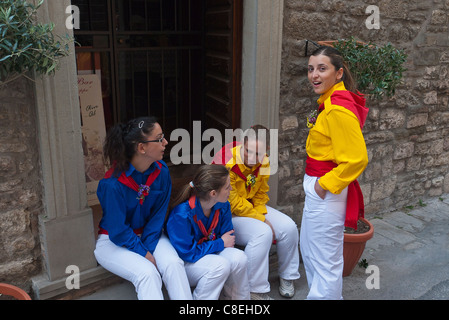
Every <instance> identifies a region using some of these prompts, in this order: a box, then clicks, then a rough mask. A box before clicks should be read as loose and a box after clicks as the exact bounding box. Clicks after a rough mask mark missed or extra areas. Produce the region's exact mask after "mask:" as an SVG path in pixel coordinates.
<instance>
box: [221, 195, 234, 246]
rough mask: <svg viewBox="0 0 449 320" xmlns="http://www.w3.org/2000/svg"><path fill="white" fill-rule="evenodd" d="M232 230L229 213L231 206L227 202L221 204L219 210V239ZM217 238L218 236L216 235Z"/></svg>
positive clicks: (230, 214)
mask: <svg viewBox="0 0 449 320" xmlns="http://www.w3.org/2000/svg"><path fill="white" fill-rule="evenodd" d="M231 230H234V225H233V224H232V213H231V205H230V203H229V201H227V202H226V203H224V204H223V207H222V208H221V214H220V232H219V235H220V238H221V236H223V235H224V234H225V233H226V232H228V231H231ZM217 236H218V234H217Z"/></svg>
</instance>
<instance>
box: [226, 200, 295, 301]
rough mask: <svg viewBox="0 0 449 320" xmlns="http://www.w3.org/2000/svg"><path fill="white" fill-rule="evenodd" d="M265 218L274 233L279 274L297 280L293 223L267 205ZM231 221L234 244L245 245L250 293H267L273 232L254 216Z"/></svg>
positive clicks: (236, 218) (234, 217) (234, 218)
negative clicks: (233, 231)
mask: <svg viewBox="0 0 449 320" xmlns="http://www.w3.org/2000/svg"><path fill="white" fill-rule="evenodd" d="M265 218H266V219H267V220H268V221H269V222H270V223H271V224H272V226H273V228H274V232H275V235H276V242H277V244H276V250H277V257H278V265H279V270H278V271H279V276H280V277H281V278H283V279H286V280H296V279H299V277H300V275H299V271H298V269H299V252H298V241H299V235H298V228H297V226H296V224H295V222H294V221H293V220H292V219H291V218H290V217H289V216H287V215H285V214H283V213H282V212H280V211H278V210H276V209H273V208H271V207H269V206H267V214H266V215H265ZM232 224H233V225H234V230H235V241H236V244H237V245H239V246H245V253H246V256H247V257H248V279H249V286H250V290H251V292H255V293H266V292H269V291H270V283H269V282H268V272H269V252H270V248H271V244H272V243H273V232H272V230H271V228H270V226H269V225H268V224H266V223H265V222H262V221H260V220H257V219H254V218H247V217H238V216H233V217H232Z"/></svg>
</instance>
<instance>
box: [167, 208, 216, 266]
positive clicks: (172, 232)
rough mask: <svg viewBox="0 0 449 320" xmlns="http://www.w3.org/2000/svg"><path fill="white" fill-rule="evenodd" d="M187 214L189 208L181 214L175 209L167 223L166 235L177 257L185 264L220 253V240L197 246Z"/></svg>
mask: <svg viewBox="0 0 449 320" xmlns="http://www.w3.org/2000/svg"><path fill="white" fill-rule="evenodd" d="M182 205H183V204H181V206H182ZM189 212H190V208H189V210H188V212H181V211H180V210H179V208H178V207H176V208H175V209H174V210H173V211H172V212H171V214H170V217H169V218H168V222H167V234H168V236H169V238H170V242H171V243H172V245H173V247H174V248H175V249H176V251H177V252H178V255H179V257H180V258H181V259H182V260H184V261H186V262H196V261H198V260H199V259H201V258H202V257H204V256H205V255H207V254H211V253H216V252H220V251H222V250H223V249H224V242H223V240H222V239H221V238H218V239H216V240H214V241H207V242H203V243H202V244H198V242H197V240H195V230H194V227H193V225H192V220H191V219H190V218H189Z"/></svg>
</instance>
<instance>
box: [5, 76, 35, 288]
mask: <svg viewBox="0 0 449 320" xmlns="http://www.w3.org/2000/svg"><path fill="white" fill-rule="evenodd" d="M35 110H36V108H35V97H34V84H33V83H32V82H31V81H30V80H27V79H25V78H21V79H19V80H16V81H14V82H12V83H10V84H8V85H7V86H4V87H0V282H5V283H10V284H14V285H18V286H20V287H21V288H23V289H26V290H29V288H30V281H29V279H30V277H32V276H33V275H36V274H38V273H40V270H41V262H40V244H39V231H38V225H37V216H38V215H39V214H40V213H41V212H42V211H43V206H42V184H41V179H40V166H39V164H40V160H39V152H38V141H37V128H36V111H35Z"/></svg>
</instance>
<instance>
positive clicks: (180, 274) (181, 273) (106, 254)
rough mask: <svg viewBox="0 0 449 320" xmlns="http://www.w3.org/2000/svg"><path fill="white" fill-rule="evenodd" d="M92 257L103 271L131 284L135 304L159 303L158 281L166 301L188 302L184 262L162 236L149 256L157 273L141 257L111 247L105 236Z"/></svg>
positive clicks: (189, 295) (125, 250) (101, 236)
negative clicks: (166, 293)
mask: <svg viewBox="0 0 449 320" xmlns="http://www.w3.org/2000/svg"><path fill="white" fill-rule="evenodd" d="M94 254H95V258H96V259H97V261H98V263H99V264H100V265H101V266H103V268H105V269H106V270H108V271H110V272H112V273H114V274H116V275H118V276H119V277H122V278H124V279H126V280H128V281H130V282H132V283H133V284H134V286H135V288H136V292H137V298H138V299H139V300H163V299H164V296H163V294H162V280H163V281H164V284H165V288H166V289H167V292H168V295H169V296H170V299H172V300H191V299H192V293H191V290H190V286H189V281H188V279H187V275H186V272H185V269H184V261H182V260H181V259H180V258H179V257H178V254H177V253H176V250H175V248H173V246H172V244H171V243H170V240H169V239H168V238H167V236H166V235H164V234H162V236H161V238H160V239H159V242H158V244H157V246H156V249H155V251H154V253H153V256H154V258H155V260H156V264H157V269H156V267H155V266H154V264H153V263H152V262H150V261H149V260H147V259H146V258H144V257H142V256H141V255H139V254H137V253H135V252H132V251H130V250H128V249H126V248H123V247H119V246H117V245H115V244H114V243H113V242H112V241H111V240H109V236H108V235H100V236H99V237H98V240H97V244H96V248H95V251H94Z"/></svg>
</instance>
